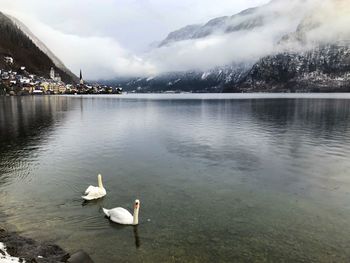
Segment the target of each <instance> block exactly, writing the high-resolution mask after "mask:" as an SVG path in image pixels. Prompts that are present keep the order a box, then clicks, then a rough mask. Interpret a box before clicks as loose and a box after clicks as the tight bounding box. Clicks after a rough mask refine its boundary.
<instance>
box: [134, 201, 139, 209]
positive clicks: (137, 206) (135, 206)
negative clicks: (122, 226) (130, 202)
mask: <svg viewBox="0 0 350 263" xmlns="http://www.w3.org/2000/svg"><path fill="white" fill-rule="evenodd" d="M139 208H140V200H138V199H137V200H135V204H134V209H139Z"/></svg>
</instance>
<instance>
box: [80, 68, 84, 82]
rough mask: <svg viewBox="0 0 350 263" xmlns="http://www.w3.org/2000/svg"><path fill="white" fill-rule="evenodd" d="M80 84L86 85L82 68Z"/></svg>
mask: <svg viewBox="0 0 350 263" xmlns="http://www.w3.org/2000/svg"><path fill="white" fill-rule="evenodd" d="M80 85H84V79H83V73H82V72H81V70H80Z"/></svg>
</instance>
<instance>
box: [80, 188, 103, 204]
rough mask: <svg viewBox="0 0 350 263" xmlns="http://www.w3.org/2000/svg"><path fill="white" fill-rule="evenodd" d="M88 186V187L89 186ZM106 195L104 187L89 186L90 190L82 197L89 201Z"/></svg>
mask: <svg viewBox="0 0 350 263" xmlns="http://www.w3.org/2000/svg"><path fill="white" fill-rule="evenodd" d="M89 188H90V187H89ZM105 195H106V190H105V189H104V188H99V187H94V186H93V187H91V188H90V191H89V193H88V194H87V195H85V196H82V198H83V199H85V200H87V201H90V200H94V199H99V198H101V197H104V196H105Z"/></svg>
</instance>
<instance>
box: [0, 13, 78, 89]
mask: <svg viewBox="0 0 350 263" xmlns="http://www.w3.org/2000/svg"><path fill="white" fill-rule="evenodd" d="M0 35H1V38H0V57H1V59H0V68H6V67H8V65H7V64H6V63H5V62H4V59H3V57H4V56H11V57H13V59H14V65H13V66H12V67H13V69H15V70H16V69H18V68H19V67H21V66H25V67H26V70H27V71H28V72H30V73H33V74H36V75H38V76H45V77H47V78H48V77H49V73H50V69H51V67H53V68H54V69H55V71H56V72H57V73H59V74H60V76H61V78H62V80H63V81H64V82H67V83H73V82H76V81H77V80H78V78H77V77H76V76H75V75H74V74H73V73H72V72H71V71H69V70H68V69H67V68H66V67H65V66H64V64H63V63H62V62H60V61H59V59H58V58H56V57H55V56H54V54H53V53H52V52H51V51H50V50H49V49H48V48H47V47H46V46H45V45H44V44H43V43H42V42H41V41H40V40H39V39H37V38H36V37H35V36H34V35H33V34H32V33H31V32H30V30H29V29H27V28H26V27H25V26H24V25H23V24H22V23H21V22H19V21H18V20H16V19H14V18H10V17H8V16H6V15H4V14H3V13H1V12H0Z"/></svg>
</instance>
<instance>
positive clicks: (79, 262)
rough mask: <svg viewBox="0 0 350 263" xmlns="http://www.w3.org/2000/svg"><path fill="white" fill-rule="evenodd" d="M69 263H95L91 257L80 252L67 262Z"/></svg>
mask: <svg viewBox="0 0 350 263" xmlns="http://www.w3.org/2000/svg"><path fill="white" fill-rule="evenodd" d="M67 262H68V263H94V262H93V261H92V259H91V258H90V256H89V255H88V254H86V253H85V252H84V251H82V250H80V251H78V252H76V253H74V254H73V255H72V256H71V257H70V258H69V259H68V261H67Z"/></svg>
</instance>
